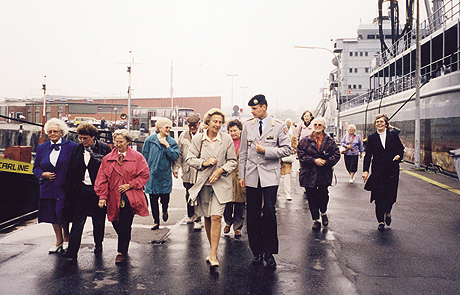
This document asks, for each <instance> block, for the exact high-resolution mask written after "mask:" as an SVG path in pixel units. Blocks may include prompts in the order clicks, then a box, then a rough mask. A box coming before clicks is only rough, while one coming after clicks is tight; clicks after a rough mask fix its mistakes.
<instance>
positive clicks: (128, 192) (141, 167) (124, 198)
mask: <svg viewBox="0 0 460 295" xmlns="http://www.w3.org/2000/svg"><path fill="white" fill-rule="evenodd" d="M131 141H132V136H131V135H130V134H129V132H128V131H127V130H125V129H120V130H117V131H115V132H114V133H113V143H114V148H113V150H112V151H111V152H110V153H109V154H108V155H107V156H105V157H104V158H103V159H102V162H101V166H100V167H99V171H98V173H97V176H96V182H95V184H94V192H95V193H96V195H97V196H98V197H99V204H98V205H99V207H100V208H103V207H104V206H107V219H108V220H109V221H110V222H112V225H113V228H114V229H115V231H116V232H117V235H118V247H117V250H118V254H117V256H116V258H115V263H116V264H119V263H123V262H124V261H125V258H126V255H127V254H128V248H129V242H130V241H131V225H132V223H133V219H134V214H138V215H140V216H149V210H148V207H147V200H146V199H145V195H144V185H145V184H146V183H147V180H148V179H149V167H148V166H147V162H145V159H144V157H143V156H142V154H141V153H139V152H137V151H135V150H133V149H132V148H131V147H130V146H129V143H130V142H131Z"/></svg>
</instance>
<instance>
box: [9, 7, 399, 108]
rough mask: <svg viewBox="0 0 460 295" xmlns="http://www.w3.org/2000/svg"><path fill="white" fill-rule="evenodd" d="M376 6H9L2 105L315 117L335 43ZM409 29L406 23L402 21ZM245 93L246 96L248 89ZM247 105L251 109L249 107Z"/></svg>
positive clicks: (352, 32) (369, 16)
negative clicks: (203, 101)
mask: <svg viewBox="0 0 460 295" xmlns="http://www.w3.org/2000/svg"><path fill="white" fill-rule="evenodd" d="M377 3H378V1H377V0H347V1H340V0H321V1H312V0H284V1H274V0H264V1H263V0H260V1H259V0H257V1H256V0H241V1H239V0H236V1H234V0H227V1H219V0H182V1H178V0H162V1H157V0H145V1H141V0H132V1H121V0H90V1H87V0H80V1H51V0H40V1H37V0H29V1H25V0H4V1H2V9H1V11H0V36H1V40H2V41H1V45H0V64H1V68H0V99H1V98H17V97H20V98H26V97H33V96H35V97H38V96H40V93H41V92H40V88H41V84H42V83H43V80H44V76H45V75H46V76H47V86H48V87H47V88H48V94H57V95H76V96H99V97H103V96H105V97H111V96H122V95H127V94H126V91H127V86H128V73H127V72H126V66H127V63H128V61H129V51H130V50H131V51H132V52H133V57H134V62H135V63H136V64H135V65H134V66H133V71H132V88H133V89H134V92H133V96H134V97H169V96H170V81H171V61H173V63H174V96H177V97H179V96H221V97H222V105H223V107H224V108H225V107H229V106H230V105H231V93H232V78H231V77H228V76H227V75H228V74H237V75H238V77H235V78H234V83H233V84H234V85H233V89H234V96H233V97H234V98H233V102H234V104H238V105H240V106H241V105H244V106H247V101H248V100H249V98H250V97H252V96H253V95H254V94H257V93H263V94H265V95H266V96H267V99H268V102H269V109H270V107H276V106H278V107H279V108H280V109H296V110H298V111H299V112H301V111H302V110H303V109H304V108H315V107H316V105H317V103H318V101H319V99H320V92H319V89H320V88H321V87H323V86H324V85H325V82H326V79H327V77H328V73H329V72H330V71H331V70H333V69H334V66H333V65H332V64H331V60H332V59H333V56H332V54H331V53H329V52H327V51H324V50H306V49H294V45H303V46H320V47H327V48H330V49H332V42H331V39H336V38H348V37H350V38H354V37H356V29H357V27H358V25H359V24H360V22H363V23H371V21H372V19H373V18H374V17H375V16H376V15H377ZM402 19H404V16H402ZM241 87H247V88H241ZM243 95H244V96H245V97H244V101H243Z"/></svg>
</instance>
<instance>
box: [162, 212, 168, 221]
mask: <svg viewBox="0 0 460 295" xmlns="http://www.w3.org/2000/svg"><path fill="white" fill-rule="evenodd" d="M168 217H169V215H168V211H166V212H163V221H164V222H166V221H168Z"/></svg>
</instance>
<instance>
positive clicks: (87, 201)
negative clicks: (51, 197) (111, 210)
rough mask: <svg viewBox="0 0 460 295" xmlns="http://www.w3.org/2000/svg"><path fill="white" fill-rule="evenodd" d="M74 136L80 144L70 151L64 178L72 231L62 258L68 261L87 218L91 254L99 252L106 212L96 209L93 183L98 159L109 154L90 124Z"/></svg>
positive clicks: (77, 248) (97, 168) (72, 257)
mask: <svg viewBox="0 0 460 295" xmlns="http://www.w3.org/2000/svg"><path fill="white" fill-rule="evenodd" d="M77 134H78V139H79V140H80V144H78V145H77V146H76V147H75V148H74V149H73V151H72V155H71V156H70V167H69V172H68V174H67V176H68V179H67V183H68V186H69V193H68V198H67V199H66V203H65V212H66V217H67V219H68V220H69V221H72V230H71V231H70V240H69V248H68V249H67V251H66V252H64V253H63V256H64V257H66V258H70V259H76V258H77V254H78V250H79V249H80V244H81V236H82V233H83V228H84V226H85V223H86V217H87V216H91V217H92V220H93V237H94V243H95V247H94V253H96V254H100V253H101V252H102V241H103V239H104V229H105V216H106V214H107V213H106V212H107V208H106V207H104V208H99V206H98V203H99V198H98V197H97V195H96V193H95V192H94V183H95V182H96V176H97V172H98V171H99V166H100V165H101V161H102V158H103V157H104V156H105V155H107V154H108V153H110V152H111V151H112V149H111V148H110V147H109V146H108V145H107V144H105V143H103V142H101V141H99V140H97V139H96V136H97V134H98V130H97V128H96V127H94V126H93V125H92V124H88V123H84V124H80V125H78V128H77Z"/></svg>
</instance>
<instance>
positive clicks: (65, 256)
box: [62, 251, 77, 260]
mask: <svg viewBox="0 0 460 295" xmlns="http://www.w3.org/2000/svg"><path fill="white" fill-rule="evenodd" d="M62 257H64V258H67V259H70V260H77V254H75V255H73V254H70V253H69V251H64V252H62Z"/></svg>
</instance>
